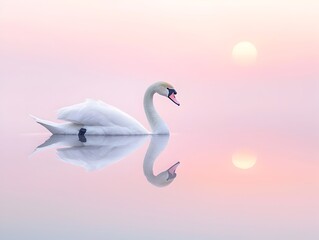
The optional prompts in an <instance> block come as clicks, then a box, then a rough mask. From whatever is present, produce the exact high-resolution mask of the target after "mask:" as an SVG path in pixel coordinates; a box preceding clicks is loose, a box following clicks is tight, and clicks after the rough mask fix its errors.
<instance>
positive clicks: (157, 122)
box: [144, 85, 169, 134]
mask: <svg viewBox="0 0 319 240" xmlns="http://www.w3.org/2000/svg"><path fill="white" fill-rule="evenodd" d="M155 93H156V85H151V86H150V87H149V88H148V89H147V90H146V92H145V95H144V111H145V114H146V117H147V120H148V122H149V124H150V126H151V129H152V133H153V134H169V129H168V127H167V125H166V123H165V122H164V121H163V119H162V118H161V117H160V115H159V114H158V113H157V112H156V110H155V107H154V103H153V96H154V94H155Z"/></svg>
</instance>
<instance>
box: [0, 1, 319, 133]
mask: <svg viewBox="0 0 319 240" xmlns="http://www.w3.org/2000/svg"><path fill="white" fill-rule="evenodd" d="M318 9H319V4H318V2H317V1H307V0H306V1H258V2H256V1H208V0H202V1H201V0H196V1H195V0H194V1H192V0H186V1H185V0H183V1H176V0H170V1H166V0H163V1H143V0H140V1H134V0H130V1H97V0H93V1H64V0H63V1H59V0H57V1H40V0H38V1H36V0H30V1H16V0H10V1H9V0H8V1H6V0H4V1H1V4H0V51H1V55H0V65H1V68H0V77H1V95H0V98H1V101H0V102H1V105H0V106H1V109H2V112H5V113H10V117H9V118H6V117H5V118H1V125H2V126H5V125H6V126H7V125H10V126H12V127H9V128H8V127H5V129H4V130H5V131H6V130H7V131H10V132H12V131H17V132H30V131H31V132H33V131H41V130H42V129H41V128H40V127H39V126H36V125H34V124H33V122H32V121H31V120H30V119H29V117H28V114H29V113H32V114H34V115H37V116H39V117H43V118H48V119H51V120H54V119H55V114H56V112H55V111H56V109H58V108H60V107H62V106H65V105H70V104H74V103H77V102H80V101H82V100H83V99H85V98H87V97H91V98H96V99H101V100H103V101H105V102H108V103H110V104H113V105H115V106H117V107H119V108H121V109H123V110H124V111H127V112H128V113H130V114H131V115H132V116H134V117H136V118H137V119H138V120H140V121H141V122H142V123H143V124H144V125H147V122H146V120H145V117H144V113H143V110H142V104H141V102H142V97H143V94H144V91H145V89H146V87H147V86H148V85H149V84H151V83H152V82H154V81H159V80H163V81H168V82H170V83H172V84H173V85H174V86H175V87H176V89H177V90H178V93H179V94H178V98H179V99H180V101H181V103H182V105H181V107H180V109H178V111H177V109H176V108H175V107H173V106H172V105H171V104H170V103H169V102H168V101H164V100H161V101H158V103H157V106H158V108H159V109H160V111H161V113H162V115H164V118H165V119H167V121H168V123H169V125H170V126H171V128H172V129H175V131H177V132H180V131H182V132H183V131H187V130H188V129H190V128H194V121H195V122H196V123H197V125H198V126H199V125H200V126H202V127H203V128H202V129H203V131H204V132H207V131H208V132H209V129H210V127H211V125H212V124H215V125H216V124H225V123H227V122H228V123H230V125H233V123H234V122H235V123H236V124H239V125H241V124H245V123H247V124H248V125H250V126H251V125H254V124H257V122H262V123H263V124H264V125H269V126H270V127H276V125H277V124H278V121H279V122H282V121H283V122H286V124H285V125H289V124H291V125H294V124H295V123H296V122H297V123H300V122H301V123H303V124H304V125H305V126H308V125H309V124H311V126H312V128H313V127H314V125H316V123H317V118H318V76H319V69H318V67H317V66H318V63H319V44H318V40H319V28H318V26H317V23H318V21H319V15H318V14H317V13H318ZM243 40H247V41H250V42H252V43H253V44H254V45H255V46H256V48H257V50H258V59H257V62H256V64H255V65H253V66H251V67H246V68H243V67H241V66H238V65H236V64H235V63H234V61H233V60H232V57H231V51H232V48H233V46H234V45H235V44H236V43H237V42H239V41H243ZM190 113H191V114H192V117H193V118H194V119H193V121H192V122H191V121H185V119H187V118H189V114H190ZM22 119H23V121H20V120H22ZM234 119H236V121H234ZM14 121H20V122H19V124H12V123H14ZM13 126H14V127H13ZM240 127H241V126H240Z"/></svg>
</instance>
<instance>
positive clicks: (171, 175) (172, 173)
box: [167, 162, 180, 181]
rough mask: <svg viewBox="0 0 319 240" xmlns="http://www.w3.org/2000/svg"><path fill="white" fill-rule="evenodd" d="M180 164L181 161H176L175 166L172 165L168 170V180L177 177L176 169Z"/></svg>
mask: <svg viewBox="0 0 319 240" xmlns="http://www.w3.org/2000/svg"><path fill="white" fill-rule="evenodd" d="M179 164H180V162H177V163H175V164H174V165H173V166H171V167H170V168H169V169H168V170H167V172H168V178H167V181H168V180H170V179H174V178H175V177H176V173H175V171H176V169H177V167H178V165H179Z"/></svg>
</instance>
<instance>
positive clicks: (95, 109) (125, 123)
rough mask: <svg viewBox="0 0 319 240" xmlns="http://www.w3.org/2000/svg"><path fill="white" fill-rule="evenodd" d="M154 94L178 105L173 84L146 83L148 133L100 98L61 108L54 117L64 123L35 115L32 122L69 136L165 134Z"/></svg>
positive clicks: (145, 97)
mask: <svg viewBox="0 0 319 240" xmlns="http://www.w3.org/2000/svg"><path fill="white" fill-rule="evenodd" d="M155 93H158V94H159V95H161V96H165V97H168V98H169V99H170V100H171V101H172V102H174V103H175V104H176V105H178V106H179V105H180V103H179V102H178V101H177V99H176V97H175V95H176V94H177V92H176V90H175V89H174V87H173V86H172V85H171V84H169V83H166V82H156V83H154V84H152V85H151V86H149V87H148V88H147V90H146V91H145V94H144V111H145V114H146V117H147V120H148V122H149V124H150V126H151V129H152V131H151V132H149V131H148V130H146V128H144V127H143V125H142V124H141V123H139V122H138V121H137V120H136V119H134V118H133V117H131V116H130V115H128V114H127V113H125V112H123V111H121V110H119V109H118V108H116V107H114V106H111V105H108V104H106V103H104V102H102V101H100V100H98V101H96V100H92V99H87V100H86V101H85V102H83V103H80V104H76V105H72V106H68V107H64V108H61V109H60V110H59V111H58V119H61V120H64V121H67V123H54V122H50V121H47V120H43V119H40V118H37V117H35V116H33V115H31V117H33V118H34V119H35V121H36V122H37V123H39V124H41V125H42V126H44V127H45V128H47V129H48V130H49V131H50V132H51V133H52V134H71V135H75V134H78V135H84V134H87V135H147V134H169V129H168V126H167V125H166V123H165V122H164V121H163V119H162V118H161V117H160V115H159V114H158V113H157V112H156V110H155V107H154V104H153V96H154V94H155Z"/></svg>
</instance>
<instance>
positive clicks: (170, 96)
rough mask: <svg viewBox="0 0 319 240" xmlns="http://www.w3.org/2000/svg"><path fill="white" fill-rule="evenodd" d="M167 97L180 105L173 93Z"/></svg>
mask: <svg viewBox="0 0 319 240" xmlns="http://www.w3.org/2000/svg"><path fill="white" fill-rule="evenodd" d="M168 98H169V99H171V100H172V101H173V102H174V103H175V104H176V105H177V106H179V105H180V103H179V102H178V101H177V99H176V97H175V94H174V93H172V94H170V95H169V96H168Z"/></svg>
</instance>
